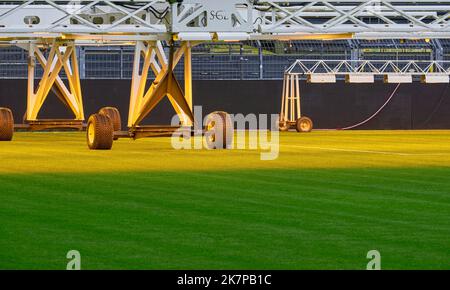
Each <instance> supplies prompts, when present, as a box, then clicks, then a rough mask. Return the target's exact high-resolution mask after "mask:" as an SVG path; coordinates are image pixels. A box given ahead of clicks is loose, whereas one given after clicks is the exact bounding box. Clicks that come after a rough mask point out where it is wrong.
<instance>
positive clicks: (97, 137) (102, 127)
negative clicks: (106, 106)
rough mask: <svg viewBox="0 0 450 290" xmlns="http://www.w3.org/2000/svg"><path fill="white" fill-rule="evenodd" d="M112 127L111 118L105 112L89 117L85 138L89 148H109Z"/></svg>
mask: <svg viewBox="0 0 450 290" xmlns="http://www.w3.org/2000/svg"><path fill="white" fill-rule="evenodd" d="M113 137H114V128H113V123H112V121H111V119H110V118H109V117H108V116H107V115H105V114H94V115H91V116H90V117H89V120H88V124H87V130H86V139H87V143H88V147H89V149H91V150H110V149H111V148H112V144H113Z"/></svg>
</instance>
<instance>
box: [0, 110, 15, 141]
mask: <svg viewBox="0 0 450 290" xmlns="http://www.w3.org/2000/svg"><path fill="white" fill-rule="evenodd" d="M13 134H14V117H13V113H12V111H11V110H10V109H8V108H0V141H11V140H12V138H13Z"/></svg>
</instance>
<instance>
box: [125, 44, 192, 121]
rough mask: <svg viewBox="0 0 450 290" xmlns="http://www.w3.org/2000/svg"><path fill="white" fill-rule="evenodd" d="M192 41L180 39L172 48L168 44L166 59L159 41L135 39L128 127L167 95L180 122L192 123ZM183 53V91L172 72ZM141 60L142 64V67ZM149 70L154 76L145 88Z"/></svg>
mask: <svg viewBox="0 0 450 290" xmlns="http://www.w3.org/2000/svg"><path fill="white" fill-rule="evenodd" d="M193 45H195V43H191V42H182V44H181V46H180V47H179V48H178V49H176V50H175V48H174V46H173V44H171V46H170V53H169V59H167V58H166V56H165V54H164V49H163V47H162V45H161V43H160V42H159V41H137V43H136V50H135V55H134V64H133V75H132V83H131V94H130V109H129V113H128V127H130V128H133V127H136V126H138V125H139V123H140V122H141V121H142V120H143V119H144V118H145V117H146V116H148V114H149V113H150V112H151V111H152V110H153V109H154V108H155V107H156V105H157V104H158V103H159V102H160V101H161V100H162V99H163V98H164V97H165V96H167V97H168V99H169V101H170V103H171V104H172V106H173V108H174V110H175V112H176V113H177V114H178V116H179V118H180V120H181V122H182V124H183V125H185V126H191V125H193V123H194V115H193V112H192V65H191V48H192V46H193ZM183 55H184V91H183V90H182V89H181V86H180V84H179V83H178V81H177V79H176V78H175V75H174V72H173V70H174V68H175V67H176V65H177V64H178V63H179V61H180V60H181V58H182V57H183ZM141 60H142V63H143V65H142V67H141ZM150 69H151V70H152V71H153V73H154V75H155V79H154V81H153V83H152V84H151V85H150V88H149V89H148V90H147V91H146V90H145V89H146V84H147V79H148V72H149V70H150Z"/></svg>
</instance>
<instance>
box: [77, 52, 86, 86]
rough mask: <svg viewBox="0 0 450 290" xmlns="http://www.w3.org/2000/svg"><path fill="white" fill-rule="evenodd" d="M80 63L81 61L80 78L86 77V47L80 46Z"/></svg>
mask: <svg viewBox="0 0 450 290" xmlns="http://www.w3.org/2000/svg"><path fill="white" fill-rule="evenodd" d="M78 59H79V63H80V79H85V78H86V49H85V48H84V47H80V48H79V57H78Z"/></svg>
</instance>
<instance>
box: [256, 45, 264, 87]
mask: <svg viewBox="0 0 450 290" xmlns="http://www.w3.org/2000/svg"><path fill="white" fill-rule="evenodd" d="M256 43H257V44H258V55H259V79H260V80H262V79H263V78H264V70H263V69H264V58H263V50H262V46H261V41H259V40H258V41H256Z"/></svg>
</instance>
